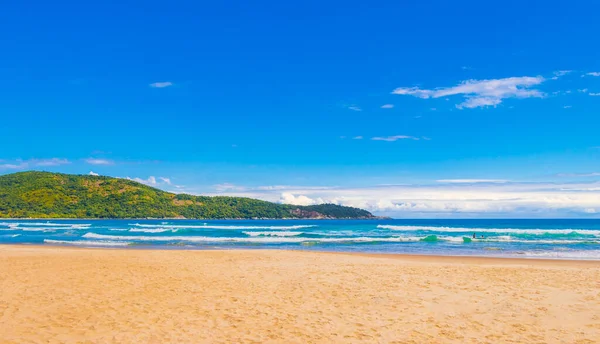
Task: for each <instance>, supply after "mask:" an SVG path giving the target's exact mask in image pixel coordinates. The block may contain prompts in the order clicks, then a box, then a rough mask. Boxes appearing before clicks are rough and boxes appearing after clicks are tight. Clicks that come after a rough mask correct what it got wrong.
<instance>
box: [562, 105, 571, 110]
mask: <svg viewBox="0 0 600 344" xmlns="http://www.w3.org/2000/svg"><path fill="white" fill-rule="evenodd" d="M570 108H572V106H571V105H565V106H563V109H570Z"/></svg>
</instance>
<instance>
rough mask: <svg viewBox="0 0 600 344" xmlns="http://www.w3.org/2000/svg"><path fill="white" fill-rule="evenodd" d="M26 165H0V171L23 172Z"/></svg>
mask: <svg viewBox="0 0 600 344" xmlns="http://www.w3.org/2000/svg"><path fill="white" fill-rule="evenodd" d="M27 167H28V165H27V164H26V163H24V162H22V163H18V164H0V169H3V170H24V169H26V168H27Z"/></svg>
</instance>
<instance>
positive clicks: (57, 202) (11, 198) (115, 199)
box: [0, 171, 374, 219]
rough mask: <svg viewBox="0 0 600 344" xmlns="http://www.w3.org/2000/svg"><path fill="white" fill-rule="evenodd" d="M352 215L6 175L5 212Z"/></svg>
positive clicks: (355, 213)
mask: <svg viewBox="0 0 600 344" xmlns="http://www.w3.org/2000/svg"><path fill="white" fill-rule="evenodd" d="M1 217H4V218H188V219H251V218H272V219H283V218H352V219H359V218H361V219H367V218H374V216H373V215H372V214H371V213H369V212H368V211H366V210H362V209H358V208H352V207H343V206H338V205H334V204H321V205H314V206H292V205H285V204H277V203H271V202H266V201H261V200H257V199H252V198H244V197H226V196H215V197H208V196H192V195H186V194H173V193H170V192H166V191H162V190H159V189H156V188H152V187H150V186H147V185H144V184H140V183H137V182H134V181H131V180H127V179H120V178H112V177H104V176H88V175H69V174H60V173H50V172H33V171H32V172H20V173H14V174H8V175H3V176H0V218H1Z"/></svg>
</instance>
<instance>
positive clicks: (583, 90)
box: [577, 88, 589, 93]
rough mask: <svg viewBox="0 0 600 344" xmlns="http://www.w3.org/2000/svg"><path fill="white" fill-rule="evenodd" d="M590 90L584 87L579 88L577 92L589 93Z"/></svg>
mask: <svg viewBox="0 0 600 344" xmlns="http://www.w3.org/2000/svg"><path fill="white" fill-rule="evenodd" d="M588 91H589V90H588V89H587V88H582V89H579V90H577V92H581V93H587V92H588Z"/></svg>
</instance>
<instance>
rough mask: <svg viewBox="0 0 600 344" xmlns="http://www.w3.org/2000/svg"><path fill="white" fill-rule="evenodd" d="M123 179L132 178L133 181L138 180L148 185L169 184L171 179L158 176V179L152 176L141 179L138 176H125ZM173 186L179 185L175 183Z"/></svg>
mask: <svg viewBox="0 0 600 344" xmlns="http://www.w3.org/2000/svg"><path fill="white" fill-rule="evenodd" d="M125 179H127V180H133V181H134V182H138V183H141V184H145V185H148V186H154V187H160V186H166V185H171V179H170V178H167V177H158V179H157V178H156V177H154V176H149V177H148V179H143V178H139V177H135V178H131V177H125ZM175 187H180V186H178V185H175Z"/></svg>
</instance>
